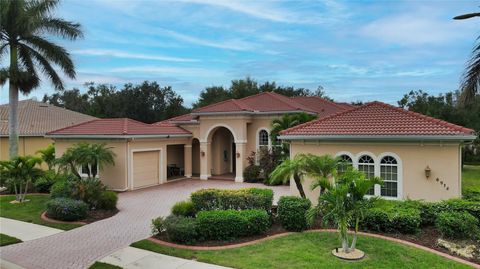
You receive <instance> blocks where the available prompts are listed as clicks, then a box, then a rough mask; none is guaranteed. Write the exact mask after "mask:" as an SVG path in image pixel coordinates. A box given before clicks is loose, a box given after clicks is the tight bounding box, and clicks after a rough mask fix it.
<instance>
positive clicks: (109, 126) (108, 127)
mask: <svg viewBox="0 0 480 269" xmlns="http://www.w3.org/2000/svg"><path fill="white" fill-rule="evenodd" d="M47 136H52V137H118V138H127V137H136V136H139V137H142V136H146V137H169V136H191V133H190V132H188V131H187V130H185V129H183V128H181V127H178V126H175V125H173V124H168V123H165V124H158V125H153V124H147V123H143V122H139V121H136V120H132V119H128V118H113V119H112V118H111V119H96V120H92V121H88V122H84V123H80V124H77V125H73V126H69V127H65V128H62V129H59V130H56V131H53V132H49V133H47Z"/></svg>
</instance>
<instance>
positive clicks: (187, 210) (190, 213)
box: [172, 200, 197, 217]
mask: <svg viewBox="0 0 480 269" xmlns="http://www.w3.org/2000/svg"><path fill="white" fill-rule="evenodd" d="M196 213H197V212H196V211H195V207H194V206H193V203H192V201H189V200H187V201H180V202H177V203H176V204H175V205H174V206H173V207H172V214H173V215H175V216H183V217H195V214H196Z"/></svg>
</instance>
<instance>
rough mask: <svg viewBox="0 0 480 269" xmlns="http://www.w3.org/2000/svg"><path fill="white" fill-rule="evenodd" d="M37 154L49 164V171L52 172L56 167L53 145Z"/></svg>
mask: <svg viewBox="0 0 480 269" xmlns="http://www.w3.org/2000/svg"><path fill="white" fill-rule="evenodd" d="M37 154H40V158H42V160H43V161H44V162H45V163H46V164H47V166H48V170H52V169H53V168H54V167H55V146H54V145H53V144H50V145H48V147H46V148H44V149H41V150H38V151H37Z"/></svg>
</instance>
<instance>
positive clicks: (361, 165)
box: [358, 155, 375, 195]
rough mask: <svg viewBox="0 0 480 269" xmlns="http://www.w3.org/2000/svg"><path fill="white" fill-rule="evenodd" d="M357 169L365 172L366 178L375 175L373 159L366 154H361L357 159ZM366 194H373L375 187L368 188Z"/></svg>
mask: <svg viewBox="0 0 480 269" xmlns="http://www.w3.org/2000/svg"><path fill="white" fill-rule="evenodd" d="M358 171H361V172H363V173H365V176H366V177H367V178H373V177H375V161H374V160H373V158H372V157H370V156H368V155H362V156H360V158H359V159H358ZM367 195H375V188H374V187H372V188H371V189H369V190H368V192H367Z"/></svg>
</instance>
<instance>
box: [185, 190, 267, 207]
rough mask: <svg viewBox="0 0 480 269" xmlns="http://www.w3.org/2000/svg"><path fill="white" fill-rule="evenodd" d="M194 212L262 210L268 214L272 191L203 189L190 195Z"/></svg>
mask: <svg viewBox="0 0 480 269" xmlns="http://www.w3.org/2000/svg"><path fill="white" fill-rule="evenodd" d="M191 201H192V202H193V205H194V207H195V211H196V212H200V211H207V210H227V209H235V210H243V209H263V210H265V211H267V212H270V211H271V209H272V203H273V191H272V190H270V189H257V188H249V189H241V190H219V189H203V190H199V191H196V192H194V193H192V194H191Z"/></svg>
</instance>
